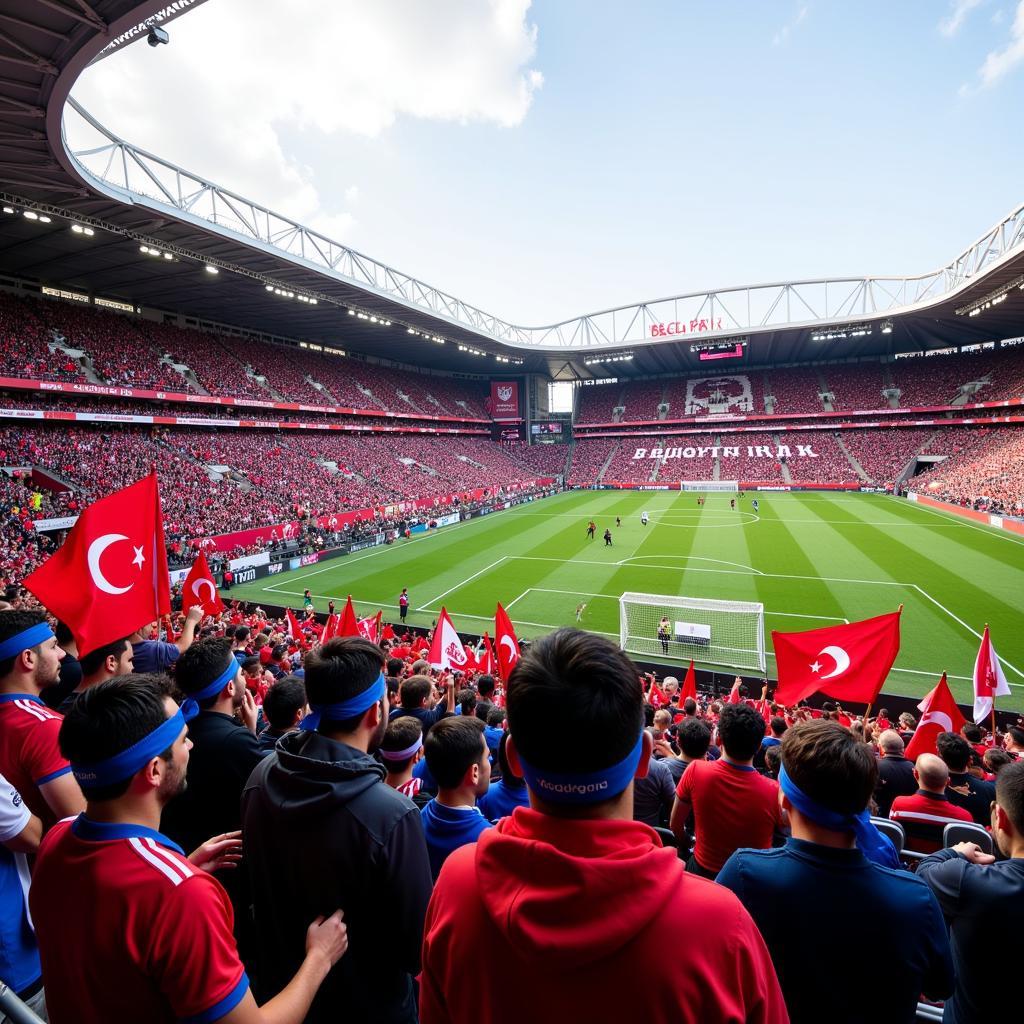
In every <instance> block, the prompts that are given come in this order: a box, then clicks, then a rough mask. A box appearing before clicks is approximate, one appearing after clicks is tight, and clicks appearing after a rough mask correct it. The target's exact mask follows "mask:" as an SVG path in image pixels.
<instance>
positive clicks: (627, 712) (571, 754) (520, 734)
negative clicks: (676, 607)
mask: <svg viewBox="0 0 1024 1024" xmlns="http://www.w3.org/2000/svg"><path fill="white" fill-rule="evenodd" d="M637 674H638V673H637V667H636V665H634V664H633V662H632V661H630V659H629V658H628V657H626V655H625V654H623V652H622V651H621V650H620V649H619V648H618V647H617V646H616V645H615V644H613V643H611V642H610V641H608V640H606V639H605V638H604V637H600V636H597V635H595V634H593V633H584V632H582V631H581V630H578V629H568V628H563V629H557V630H555V631H554V632H553V633H549V634H548V635H547V636H544V637H542V638H541V639H539V640H537V641H536V642H535V643H533V644H532V645H531V646H530V648H529V650H528V651H527V653H526V654H524V655H523V656H522V657H521V658H520V659H519V661H518V662H517V663H516V667H515V668H514V669H513V670H512V673H511V675H510V676H509V680H508V697H507V699H506V707H505V710H506V713H507V715H508V724H509V732H510V733H511V735H512V738H513V741H514V743H515V746H516V749H517V750H518V751H519V752H520V753H521V754H522V755H523V758H524V759H525V760H526V761H527V762H528V763H530V764H532V765H534V766H535V767H537V768H544V769H547V770H548V771H555V772H592V771H597V770H599V769H602V768H607V767H609V766H610V765H613V764H617V763H618V762H619V761H621V760H623V758H625V757H626V755H627V754H629V753H630V751H632V749H633V747H634V746H636V741H637V737H638V736H639V735H640V732H641V730H642V729H643V727H644V712H643V705H644V697H643V691H642V690H641V689H640V687H639V686H638V685H637ZM570 727H571V728H572V730H573V732H574V733H575V734H576V735H578V736H586V737H587V742H586V743H580V744H575V743H572V742H567V740H566V730H567V729H568V728H570ZM616 795H617V794H616Z"/></svg>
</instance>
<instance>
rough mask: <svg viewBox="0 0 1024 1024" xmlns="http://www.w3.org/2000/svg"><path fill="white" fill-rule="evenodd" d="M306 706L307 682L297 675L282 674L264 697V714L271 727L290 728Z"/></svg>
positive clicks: (275, 728)
mask: <svg viewBox="0 0 1024 1024" xmlns="http://www.w3.org/2000/svg"><path fill="white" fill-rule="evenodd" d="M305 706H306V684H305V683H304V682H303V681H302V680H301V679H299V678H298V677H297V676H281V678H280V679H278V681H277V682H276V683H274V685H273V686H272V687H271V688H270V689H269V690H268V691H267V695H266V696H265V697H264V698H263V714H264V716H265V717H266V719H267V722H268V723H269V725H270V728H271V729H274V730H275V731H277V732H280V731H281V730H282V729H289V728H291V726H292V723H293V722H294V721H295V715H296V714H297V713H298V712H299V711H301V710H302V709H303V708H304V707H305Z"/></svg>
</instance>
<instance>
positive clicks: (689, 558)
mask: <svg viewBox="0 0 1024 1024" xmlns="http://www.w3.org/2000/svg"><path fill="white" fill-rule="evenodd" d="M649 558H661V559H665V558H667V559H668V560H669V561H673V562H678V561H683V562H715V563H717V564H718V565H731V566H733V567H735V568H737V569H749V570H750V573H751V575H753V576H763V575H764V573H763V572H761V570H760V569H755V568H754V567H753V566H752V565H744V564H743V563H742V562H728V561H726V560H725V559H724V558H706V557H704V556H702V555H633V556H632V557H630V558H621V559H619V561H618V562H616V563H615V564H616V565H629V564H630V563H632V562H639V561H640V560H647V559H649Z"/></svg>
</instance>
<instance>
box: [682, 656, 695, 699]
mask: <svg viewBox="0 0 1024 1024" xmlns="http://www.w3.org/2000/svg"><path fill="white" fill-rule="evenodd" d="M687 697H692V698H693V699H694V700H696V699H697V673H696V672H694V670H693V659H692V658H691V659H690V667H689V668H688V669H687V670H686V678H685V679H684V680H683V692H682V693H680V694H679V704H680V706H682V703H683V701H684V700H686V698H687Z"/></svg>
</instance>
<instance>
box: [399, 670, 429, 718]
mask: <svg viewBox="0 0 1024 1024" xmlns="http://www.w3.org/2000/svg"><path fill="white" fill-rule="evenodd" d="M433 689H434V682H433V680H432V679H431V678H430V676H419V675H416V676H409V678H408V679H405V680H403V682H402V688H401V690H399V696H400V697H401V698H402V707H403V708H404V709H405V710H406V711H413V710H415V709H416V708H418V707H422V705H423V701H424V700H425V699H426V698H427V697H429V696H430V694H431V691H432V690H433Z"/></svg>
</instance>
